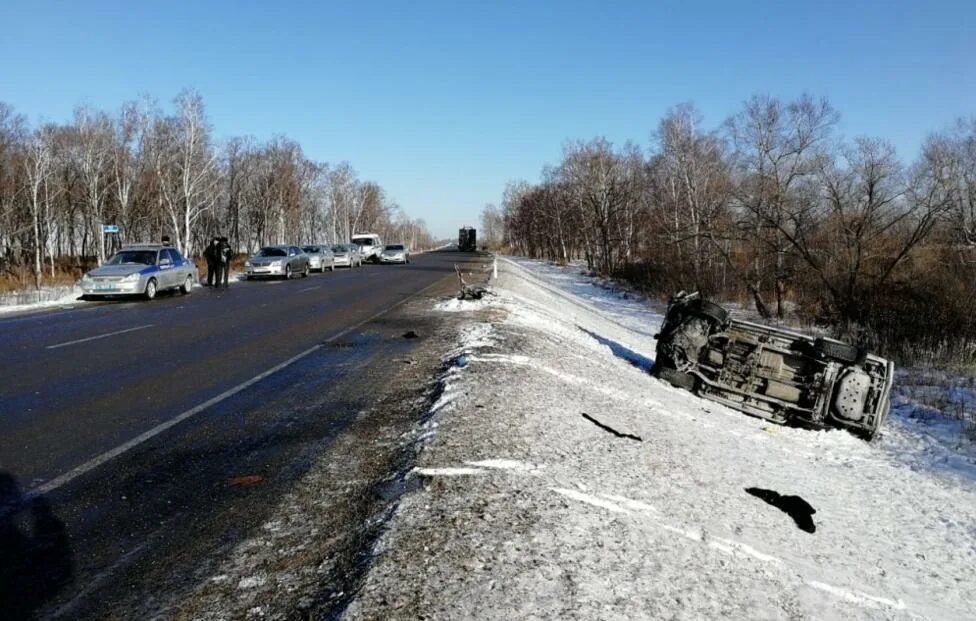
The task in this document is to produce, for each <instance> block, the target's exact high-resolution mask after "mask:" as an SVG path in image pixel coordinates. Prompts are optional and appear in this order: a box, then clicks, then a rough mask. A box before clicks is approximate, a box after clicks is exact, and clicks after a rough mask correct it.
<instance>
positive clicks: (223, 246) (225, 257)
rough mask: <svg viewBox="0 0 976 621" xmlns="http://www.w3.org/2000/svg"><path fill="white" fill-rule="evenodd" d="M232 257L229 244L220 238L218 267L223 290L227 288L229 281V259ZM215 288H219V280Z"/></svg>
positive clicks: (224, 238)
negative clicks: (221, 273) (222, 278)
mask: <svg viewBox="0 0 976 621" xmlns="http://www.w3.org/2000/svg"><path fill="white" fill-rule="evenodd" d="M232 256H234V253H233V251H232V250H231V249H230V242H229V241H227V238H226V237H221V238H220V266H221V271H222V272H223V275H224V288H225V289H226V288H227V287H228V285H227V281H228V280H229V279H230V259H231V257H232ZM217 286H218V287H219V286H220V282H219V280H218V282H217Z"/></svg>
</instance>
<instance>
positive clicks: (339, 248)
mask: <svg viewBox="0 0 976 621" xmlns="http://www.w3.org/2000/svg"><path fill="white" fill-rule="evenodd" d="M332 255H333V257H334V261H335V266H336V267H350V268H351V267H360V266H361V265H362V264H363V255H362V252H360V250H359V246H357V245H356V244H336V245H335V246H332Z"/></svg>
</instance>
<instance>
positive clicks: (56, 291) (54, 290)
mask: <svg viewBox="0 0 976 621" xmlns="http://www.w3.org/2000/svg"><path fill="white" fill-rule="evenodd" d="M79 297H81V288H80V287H78V286H76V285H63V286H50V287H41V290H40V291H18V292H16V293H10V294H4V295H2V296H0V315H4V314H10V313H23V312H28V311H32V310H41V309H44V308H56V307H59V306H67V305H71V304H74V303H75V302H77V301H78V298H79Z"/></svg>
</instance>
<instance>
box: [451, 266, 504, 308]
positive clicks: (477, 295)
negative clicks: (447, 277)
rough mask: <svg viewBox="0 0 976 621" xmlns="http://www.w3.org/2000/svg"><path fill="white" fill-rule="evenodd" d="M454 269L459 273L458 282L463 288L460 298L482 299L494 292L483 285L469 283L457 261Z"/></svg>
mask: <svg viewBox="0 0 976 621" xmlns="http://www.w3.org/2000/svg"><path fill="white" fill-rule="evenodd" d="M454 271H455V272H456V273H457V277H458V284H459V285H460V287H461V290H460V291H459V292H458V299H459V300H480V299H481V298H483V297H485V296H486V295H488V294H492V292H491V291H489V290H488V289H486V288H485V287H482V286H481V285H472V284H468V283H467V282H466V281H465V280H464V275H463V274H462V272H461V266H460V265H458V264H456V263H455V264H454ZM492 295H494V294H492Z"/></svg>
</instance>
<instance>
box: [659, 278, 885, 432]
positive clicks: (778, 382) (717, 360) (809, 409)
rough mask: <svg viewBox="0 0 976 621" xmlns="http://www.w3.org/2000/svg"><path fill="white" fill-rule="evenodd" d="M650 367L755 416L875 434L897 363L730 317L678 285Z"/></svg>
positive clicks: (844, 345)
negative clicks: (681, 289)
mask: <svg viewBox="0 0 976 621" xmlns="http://www.w3.org/2000/svg"><path fill="white" fill-rule="evenodd" d="M653 372H654V374H655V375H656V376H657V377H659V378H661V379H663V380H666V381H668V382H670V383H671V384H673V385H674V386H678V387H680V388H684V389H687V390H690V391H692V392H694V393H695V394H698V395H700V396H702V397H705V398H707V399H710V400H712V401H716V402H718V403H723V404H725V405H728V406H730V407H733V408H735V409H737V410H741V411H743V412H745V413H747V414H751V415H753V416H758V417H761V418H765V419H769V420H772V421H775V422H778V423H790V424H797V425H802V426H809V427H814V428H823V427H827V426H833V427H840V428H844V429H848V430H850V431H852V432H854V433H856V434H858V435H860V436H861V437H864V438H866V439H870V438H871V437H872V436H873V435H874V434H875V433H876V432H877V431H878V429H880V428H881V424H882V423H883V422H884V420H885V418H886V417H887V415H888V408H889V405H890V403H889V399H890V394H891V384H892V380H893V376H894V365H893V364H892V363H891V362H889V361H887V360H885V359H884V358H880V357H878V356H875V355H873V354H869V353H867V352H866V351H864V350H863V349H861V348H858V347H855V346H853V345H848V344H847V343H843V342H841V341H835V340H832V339H826V338H813V337H810V336H807V335H804V334H800V333H797V332H791V331H789V330H783V329H780V328H774V327H770V326H764V325H760V324H756V323H751V322H748V321H740V320H737V319H731V318H730V317H729V313H728V311H726V310H725V309H724V308H722V307H721V306H719V305H717V304H714V303H712V302H708V301H706V300H704V299H702V297H701V296H700V295H699V294H698V293H690V294H686V293H679V294H678V295H676V296H674V297H673V298H671V301H670V303H669V304H668V311H667V315H666V316H665V319H664V324H663V325H662V327H661V332H660V334H659V335H658V342H657V360H656V362H655V366H654V371H653Z"/></svg>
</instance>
